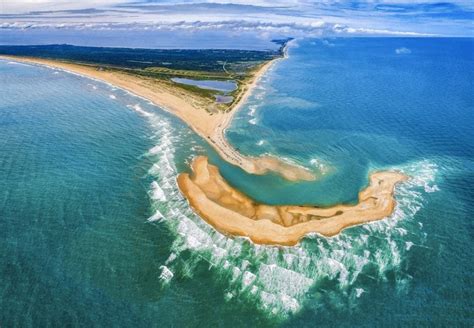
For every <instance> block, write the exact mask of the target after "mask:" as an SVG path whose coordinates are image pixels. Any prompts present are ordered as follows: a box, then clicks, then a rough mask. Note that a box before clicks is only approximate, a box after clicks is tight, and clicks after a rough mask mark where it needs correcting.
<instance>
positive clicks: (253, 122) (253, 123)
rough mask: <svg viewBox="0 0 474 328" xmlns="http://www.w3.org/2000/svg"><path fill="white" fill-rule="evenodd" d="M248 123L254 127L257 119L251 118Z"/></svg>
mask: <svg viewBox="0 0 474 328" xmlns="http://www.w3.org/2000/svg"><path fill="white" fill-rule="evenodd" d="M249 123H250V124H252V125H255V124H257V119H256V118H252V119H251V120H249Z"/></svg>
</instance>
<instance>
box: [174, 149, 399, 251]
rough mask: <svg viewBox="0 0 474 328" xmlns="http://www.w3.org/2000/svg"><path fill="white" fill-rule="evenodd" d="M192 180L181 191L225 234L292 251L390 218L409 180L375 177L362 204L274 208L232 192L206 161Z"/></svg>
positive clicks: (386, 174) (198, 162) (198, 163)
mask: <svg viewBox="0 0 474 328" xmlns="http://www.w3.org/2000/svg"><path fill="white" fill-rule="evenodd" d="M192 169H193V173H192V174H191V175H189V174H187V173H182V174H180V175H179V176H178V186H179V188H180V190H181V192H182V194H183V195H184V196H185V197H186V198H187V200H188V201H189V203H190V205H191V206H192V208H193V209H194V210H195V211H196V212H197V213H198V214H199V215H200V216H201V217H202V218H204V220H206V221H207V222H208V223H209V224H210V225H212V226H213V227H214V228H215V229H216V230H218V231H220V232H221V233H224V234H228V235H232V236H242V237H248V238H250V239H251V240H252V241H253V242H254V243H256V244H269V245H283V246H292V245H295V244H297V243H298V242H299V241H300V240H301V239H302V238H303V237H304V236H306V235H307V234H309V233H319V234H321V235H324V236H327V237H330V236H334V235H337V234H339V233H340V232H341V231H342V230H343V229H345V228H348V227H352V226H355V225H360V224H364V223H367V222H371V221H377V220H381V219H383V218H385V217H387V216H389V215H390V214H391V213H392V212H393V209H394V207H395V199H394V196H393V193H394V188H395V185H396V184H397V183H399V182H402V181H405V180H406V179H407V178H408V177H407V176H405V175H403V174H402V173H399V172H390V171H383V172H375V173H372V174H371V175H370V184H369V186H368V187H367V188H365V189H364V190H362V191H361V192H360V193H359V202H358V204H357V205H342V204H341V205H335V206H332V207H328V208H319V207H314V206H313V207H311V206H269V205H264V204H258V203H256V202H255V201H254V200H252V199H250V198H249V197H248V196H246V195H244V194H243V193H241V192H240V191H238V190H237V189H235V188H233V187H231V186H230V185H229V184H228V183H227V182H226V181H225V180H224V179H223V178H222V176H221V175H220V173H219V170H218V168H217V167H216V166H214V165H210V164H209V163H208V161H207V158H206V157H203V156H200V157H197V158H196V159H195V160H194V161H193V163H192Z"/></svg>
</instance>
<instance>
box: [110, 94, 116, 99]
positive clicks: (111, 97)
mask: <svg viewBox="0 0 474 328" xmlns="http://www.w3.org/2000/svg"><path fill="white" fill-rule="evenodd" d="M109 98H110V99H117V97H115V95H109Z"/></svg>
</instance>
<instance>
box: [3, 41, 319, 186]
mask: <svg viewBox="0 0 474 328" xmlns="http://www.w3.org/2000/svg"><path fill="white" fill-rule="evenodd" d="M277 42H279V44H281V47H280V49H279V50H278V51H241V50H150V49H119V48H117V49H115V48H90V47H72V46H66V45H60V46H0V58H4V59H11V60H17V61H23V62H28V63H33V64H40V65H47V66H50V67H53V68H58V69H63V70H67V71H71V72H74V73H78V74H81V75H84V76H87V77H91V78H94V79H98V80H101V81H105V82H108V83H111V84H113V85H115V86H117V87H120V88H123V89H125V90H128V91H130V92H132V93H134V94H136V95H138V96H141V97H144V98H147V99H148V100H150V101H152V102H153V103H155V104H156V105H158V106H159V107H162V108H164V109H166V110H168V111H169V112H171V113H173V114H175V115H176V116H178V117H179V118H181V119H182V120H183V121H184V122H185V123H187V124H188V125H189V126H190V127H191V128H192V129H193V130H194V131H195V132H196V133H198V134H199V135H201V136H202V137H203V138H204V139H205V140H206V141H208V142H209V144H210V145H211V146H212V147H213V148H214V149H216V150H217V152H218V153H219V155H220V156H221V157H222V158H223V159H224V160H226V161H228V162H229V163H231V164H234V165H237V166H239V167H241V168H242V169H243V170H245V171H246V172H248V173H252V174H265V173H267V172H269V171H273V172H275V173H277V174H280V175H281V176H283V177H285V178H286V179H288V180H295V181H296V180H312V179H314V178H315V176H314V174H313V173H312V172H310V171H309V170H307V169H305V168H303V167H301V166H298V165H293V164H291V163H287V162H284V161H281V160H279V159H277V158H274V157H270V156H262V157H250V156H245V155H242V154H241V153H239V152H238V151H237V150H236V149H234V148H233V147H232V146H231V145H230V144H229V143H228V142H227V140H226V138H225V129H226V128H227V127H228V126H229V124H230V122H231V120H232V117H233V115H234V114H235V112H236V111H237V110H238V108H239V107H240V106H241V105H242V104H243V103H244V102H245V100H246V99H247V97H248V96H249V94H250V93H251V90H252V88H253V87H254V86H255V84H256V82H257V81H258V79H259V78H260V77H261V76H262V75H263V74H264V73H265V72H266V70H267V69H268V68H269V67H270V66H271V65H272V63H274V61H275V60H278V59H280V58H283V57H284V56H285V46H286V42H287V40H280V41H277ZM160 64H161V65H162V66H158V65H160ZM173 77H185V78H191V79H215V80H233V81H235V82H236V83H237V89H236V90H234V91H233V92H232V93H231V94H230V95H231V96H232V97H233V101H232V102H230V103H228V104H225V103H218V102H216V100H215V98H214V95H215V93H216V92H214V91H210V90H205V89H201V88H198V87H195V86H189V85H183V84H179V83H175V82H173V81H171V78H173Z"/></svg>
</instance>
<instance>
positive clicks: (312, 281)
mask: <svg viewBox="0 0 474 328" xmlns="http://www.w3.org/2000/svg"><path fill="white" fill-rule="evenodd" d="M473 91H474V39H462V38H458V39H454V38H453V39H420V38H412V39H411V38H354V39H351V38H336V39H302V40H296V41H295V42H293V43H292V44H291V46H290V49H289V58H287V59H284V60H280V61H278V62H277V63H276V64H275V65H274V66H273V67H272V68H271V70H270V71H269V72H268V73H267V74H266V75H265V76H264V77H263V78H262V80H261V81H260V82H259V84H258V87H257V88H256V90H255V91H254V93H253V95H252V96H251V97H250V99H249V100H248V102H247V104H246V105H245V106H244V107H243V108H242V109H241V110H240V111H239V113H238V114H237V115H236V117H235V120H234V122H233V125H232V126H231V127H230V128H229V129H228V131H227V136H228V138H229V139H230V141H231V143H232V144H233V145H234V146H235V147H238V148H239V149H240V151H242V152H243V153H247V154H252V155H261V154H272V155H274V156H278V157H282V158H285V159H286V160H288V161H292V162H295V163H298V164H301V165H304V166H306V167H309V168H311V169H312V170H314V171H315V172H316V173H318V175H319V179H318V180H317V181H315V182H314V181H313V182H304V183H290V182H288V181H285V180H283V179H281V178H279V177H278V176H275V175H268V176H258V177H256V176H252V175H248V174H246V173H244V172H243V171H241V170H240V169H238V168H236V167H233V166H232V165H229V164H226V163H225V162H223V161H222V160H221V159H220V158H219V157H218V155H217V154H216V153H215V152H214V151H213V150H212V149H211V148H210V147H209V146H208V145H207V144H206V143H205V142H204V141H203V140H201V139H200V138H199V137H198V136H197V135H195V134H194V133H193V132H192V131H191V130H190V129H189V128H188V127H186V126H185V125H184V124H183V123H181V122H180V121H179V120H178V119H176V118H174V117H173V116H171V115H170V114H167V113H165V112H164V111H162V110H161V109H160V108H158V107H155V106H154V105H152V104H150V103H149V102H147V101H146V100H144V99H141V98H138V97H135V96H133V95H131V94H128V93H127V92H125V91H123V90H120V89H116V88H114V87H113V86H111V85H107V84H104V83H101V82H98V81H94V80H91V79H86V78H83V77H80V76H77V75H73V74H70V73H66V72H63V71H58V70H52V69H49V68H45V67H40V66H32V65H24V64H19V63H14V62H9V61H0V250H1V251H0V326H1V327H44V326H78V327H91V326H107V327H108V326H112V327H130V326H133V327H168V326H174V327H216V326H218V327H242V326H247V327H255V326H259V327H260V326H262V327H265V326H272V327H273V326H283V327H354V326H363V327H372V326H373V327H472V326H473V325H474V313H473V308H474V301H473V300H474V263H473V260H472V254H473V250H474V248H473V245H474V243H473V239H474V224H473V223H472V222H473V221H472V216H473V214H474V191H473V189H472V186H473V185H474V129H473V128H472V126H474V92H473ZM200 154H205V155H208V156H209V157H210V160H211V162H212V163H214V164H216V165H218V166H219V168H220V169H221V172H222V173H223V175H224V176H225V178H227V179H228V181H229V182H230V183H231V184H233V185H234V186H237V187H239V188H240V189H241V190H242V191H244V192H246V193H247V194H249V195H251V196H252V197H253V198H255V199H257V200H259V201H262V202H266V203H272V204H288V203H298V204H317V205H330V204H335V203H340V202H347V203H350V202H354V201H356V199H357V193H358V191H359V190H361V189H363V188H364V187H365V186H366V185H367V183H368V174H369V173H370V172H371V171H373V170H381V169H397V170H402V171H403V172H405V173H406V174H408V175H409V176H410V177H411V179H410V180H409V181H408V182H406V183H403V184H401V185H399V186H398V187H397V190H396V199H397V207H396V210H395V211H394V213H393V215H391V216H390V217H388V218H386V219H384V220H382V221H379V222H376V223H372V224H368V225H363V226H359V227H354V228H351V229H347V230H345V231H344V232H343V233H341V234H340V235H339V236H337V237H334V238H323V237H320V236H317V235H313V236H308V237H307V238H305V239H304V240H303V241H302V243H301V244H300V245H298V246H296V247H284V248H278V247H268V246H255V245H252V244H250V243H249V242H248V241H247V240H243V239H231V238H227V237H225V236H223V235H221V234H219V233H217V232H215V231H214V230H213V229H212V228H210V227H209V226H207V225H206V224H205V223H204V222H202V220H200V219H199V218H198V217H197V216H196V215H194V214H193V212H192V210H191V209H190V208H189V207H188V205H187V203H186V201H185V200H184V199H183V198H182V196H181V195H180V193H179V191H178V190H177V187H176V183H175V179H176V175H177V174H178V173H179V172H183V171H188V170H189V163H190V161H191V160H192V158H193V157H194V156H196V155H200Z"/></svg>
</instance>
